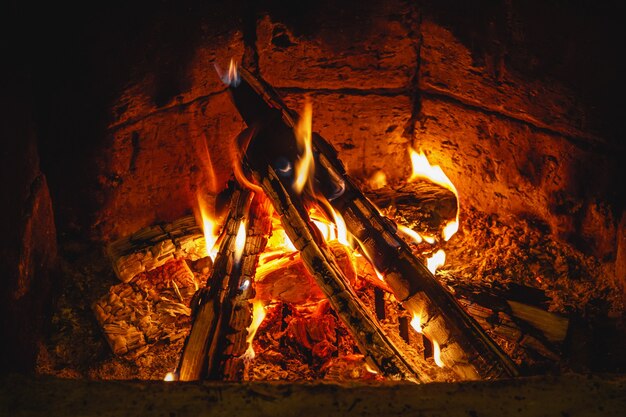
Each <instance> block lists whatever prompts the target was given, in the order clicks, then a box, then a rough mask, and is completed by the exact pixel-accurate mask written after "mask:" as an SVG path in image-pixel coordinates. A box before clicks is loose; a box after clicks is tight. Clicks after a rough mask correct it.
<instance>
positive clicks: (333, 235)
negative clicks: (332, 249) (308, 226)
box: [309, 204, 351, 247]
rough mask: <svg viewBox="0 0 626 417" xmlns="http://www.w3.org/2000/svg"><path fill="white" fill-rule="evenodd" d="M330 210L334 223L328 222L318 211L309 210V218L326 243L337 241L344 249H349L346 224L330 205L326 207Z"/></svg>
mask: <svg viewBox="0 0 626 417" xmlns="http://www.w3.org/2000/svg"><path fill="white" fill-rule="evenodd" d="M327 206H328V209H329V210H330V212H331V214H332V216H333V220H334V223H333V222H331V221H330V220H328V219H327V218H326V217H325V216H324V215H323V214H321V213H320V211H319V210H316V209H314V208H313V209H311V210H310V211H309V218H310V219H311V221H312V222H313V223H314V224H315V226H317V228H318V229H319V231H320V232H321V234H322V237H323V238H324V240H325V241H326V242H332V241H335V240H336V241H338V242H339V243H341V244H342V245H344V246H346V247H351V245H350V240H349V239H348V228H347V227H346V222H345V221H344V220H343V217H342V216H341V214H339V212H337V211H336V210H335V209H334V208H333V207H332V206H331V205H330V204H328V205H327Z"/></svg>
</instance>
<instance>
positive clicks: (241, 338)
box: [208, 193, 272, 381]
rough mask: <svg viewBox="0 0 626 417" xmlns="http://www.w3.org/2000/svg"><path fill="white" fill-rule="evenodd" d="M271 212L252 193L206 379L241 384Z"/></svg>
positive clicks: (262, 198) (263, 200) (265, 201)
mask: <svg viewBox="0 0 626 417" xmlns="http://www.w3.org/2000/svg"><path fill="white" fill-rule="evenodd" d="M271 210H272V208H271V205H270V202H269V200H268V199H267V198H266V197H265V196H264V195H263V194H257V193H255V195H254V198H253V200H252V203H251V205H250V210H249V216H248V219H249V221H248V226H247V233H246V243H245V246H244V249H243V254H242V257H241V266H240V272H239V274H234V273H233V274H231V276H230V280H229V283H228V292H227V293H226V294H225V297H224V301H223V302H222V309H221V311H220V323H223V325H222V324H220V325H218V332H216V335H215V348H214V349H215V356H216V361H215V364H216V365H215V366H214V367H212V368H210V369H209V370H208V372H209V374H208V375H209V378H210V379H218V380H225V381H241V380H242V379H243V375H244V372H245V364H246V361H245V359H244V358H243V355H244V353H245V352H246V350H247V348H248V328H249V326H250V324H251V321H252V314H251V312H252V304H251V302H250V299H252V298H253V297H254V295H255V290H256V284H255V271H256V269H257V265H258V261H259V256H260V254H261V253H262V252H263V251H264V250H265V246H266V244H267V238H268V236H269V235H270V232H271V227H272V221H271V218H270V212H271Z"/></svg>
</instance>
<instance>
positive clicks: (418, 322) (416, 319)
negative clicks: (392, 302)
mask: <svg viewBox="0 0 626 417" xmlns="http://www.w3.org/2000/svg"><path fill="white" fill-rule="evenodd" d="M411 326H413V328H414V329H415V331H416V332H418V333H422V318H421V317H420V315H419V314H417V313H413V319H412V320H411Z"/></svg>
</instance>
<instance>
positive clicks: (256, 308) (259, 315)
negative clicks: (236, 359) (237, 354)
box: [242, 301, 266, 360]
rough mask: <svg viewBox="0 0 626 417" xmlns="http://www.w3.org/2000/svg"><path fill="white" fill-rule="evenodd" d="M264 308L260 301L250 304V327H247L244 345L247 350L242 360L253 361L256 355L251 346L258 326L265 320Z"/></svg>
mask: <svg viewBox="0 0 626 417" xmlns="http://www.w3.org/2000/svg"><path fill="white" fill-rule="evenodd" d="M265 315H266V313H265V306H264V305H263V303H262V302H261V301H255V302H253V303H252V323H250V327H248V337H247V338H246V343H247V344H248V349H247V350H246V352H245V353H244V354H243V355H242V358H244V359H247V360H251V359H254V356H255V355H256V354H255V352H254V347H253V346H252V342H253V341H254V336H256V332H257V330H259V326H261V323H263V320H265Z"/></svg>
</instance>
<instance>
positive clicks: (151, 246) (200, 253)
mask: <svg viewBox="0 0 626 417" xmlns="http://www.w3.org/2000/svg"><path fill="white" fill-rule="evenodd" d="M107 253H108V255H109V257H110V258H111V262H112V264H113V269H114V271H115V274H116V275H117V276H118V278H119V279H120V280H121V281H122V282H128V281H130V280H131V279H133V277H135V276H136V275H137V274H140V273H142V272H148V271H151V270H152V269H154V268H157V267H159V266H161V265H165V264H166V263H167V262H169V261H171V260H173V259H183V258H184V259H189V260H192V261H195V260H197V259H200V258H203V257H205V256H206V243H205V241H204V234H203V232H202V229H201V228H200V226H198V224H197V223H196V220H195V218H194V217H193V216H186V217H182V218H180V219H178V220H176V221H174V222H172V223H167V224H157V225H153V226H150V227H146V228H143V229H141V230H139V231H137V232H135V233H133V234H132V235H130V236H127V237H124V238H122V239H119V240H116V241H115V242H112V243H111V244H109V246H108V247H107Z"/></svg>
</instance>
